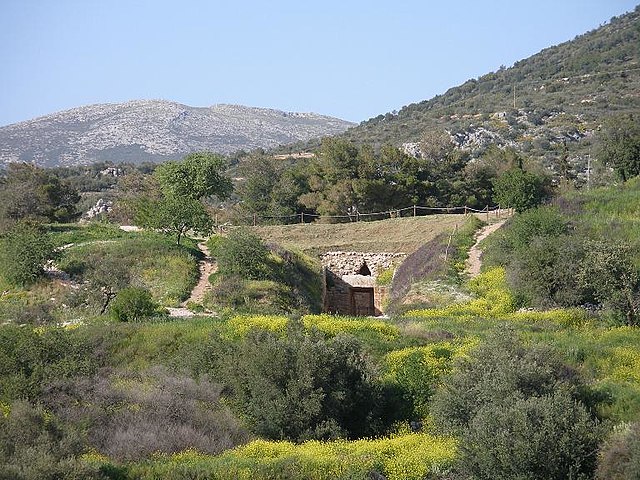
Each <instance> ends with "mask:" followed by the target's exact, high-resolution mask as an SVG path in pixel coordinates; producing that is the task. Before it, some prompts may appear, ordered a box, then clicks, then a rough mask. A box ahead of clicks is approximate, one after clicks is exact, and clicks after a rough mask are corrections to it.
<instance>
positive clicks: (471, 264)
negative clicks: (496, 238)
mask: <svg viewBox="0 0 640 480" xmlns="http://www.w3.org/2000/svg"><path fill="white" fill-rule="evenodd" d="M504 222H506V220H501V221H499V222H496V223H492V224H491V225H487V226H485V227H482V228H481V229H480V230H478V231H477V232H476V234H475V240H476V243H474V244H473V246H472V247H471V248H470V249H469V258H467V262H466V268H465V270H464V271H465V273H466V274H467V275H469V276H470V277H471V278H473V277H475V276H477V275H479V274H480V267H481V266H482V261H481V259H480V258H481V257H482V250H481V249H480V247H479V245H480V242H482V240H484V239H485V238H487V237H488V236H489V235H491V234H492V233H493V232H495V231H496V230H498V229H499V228H500V227H501V226H502V225H504Z"/></svg>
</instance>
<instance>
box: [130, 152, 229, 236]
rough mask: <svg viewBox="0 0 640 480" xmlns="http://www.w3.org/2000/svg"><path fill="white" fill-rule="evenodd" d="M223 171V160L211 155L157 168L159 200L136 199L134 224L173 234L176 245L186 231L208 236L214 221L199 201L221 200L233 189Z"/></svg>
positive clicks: (186, 158) (194, 154) (185, 159)
mask: <svg viewBox="0 0 640 480" xmlns="http://www.w3.org/2000/svg"><path fill="white" fill-rule="evenodd" d="M224 168H225V161H224V159H223V158H222V157H220V156H218V155H215V154H213V153H210V152H200V153H192V154H190V155H187V156H186V157H185V158H184V159H183V160H182V161H181V162H167V163H164V164H162V165H160V166H159V167H158V168H157V169H156V170H155V172H154V175H155V177H156V178H157V180H158V183H159V184H160V189H161V192H162V195H161V198H160V199H153V198H150V197H146V196H145V197H142V198H140V199H138V200H137V201H136V202H135V208H134V210H135V212H136V214H135V218H136V222H137V223H138V224H139V225H140V226H143V227H149V228H156V229H159V230H163V231H166V232H171V233H174V234H175V235H176V241H177V243H178V245H180V240H181V239H182V236H183V235H184V234H185V233H186V232H188V231H189V230H194V231H196V232H198V233H202V234H208V233H209V232H210V230H211V228H212V226H213V222H212V220H211V217H210V216H209V214H208V212H207V210H206V209H205V207H204V205H203V204H202V200H203V199H204V198H206V197H210V196H213V195H215V196H216V197H218V198H219V199H222V200H224V199H226V198H227V197H228V196H229V195H230V194H231V191H232V190H233V184H232V183H231V180H230V179H229V178H228V177H226V176H224V174H223V173H222V170H223V169H224Z"/></svg>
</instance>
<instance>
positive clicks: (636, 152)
mask: <svg viewBox="0 0 640 480" xmlns="http://www.w3.org/2000/svg"><path fill="white" fill-rule="evenodd" d="M598 137H599V140H600V151H599V153H598V156H599V158H600V159H601V160H602V161H603V162H604V163H605V165H608V166H610V167H611V168H613V169H614V170H615V171H616V172H617V174H618V175H619V176H620V178H622V180H623V181H625V182H626V181H627V180H628V179H629V178H631V177H635V176H636V175H639V174H640V117H638V116H637V115H635V116H634V115H633V114H626V115H618V116H614V117H610V118H609V119H607V121H606V122H605V123H604V126H603V127H602V130H601V131H600V133H599V135H598Z"/></svg>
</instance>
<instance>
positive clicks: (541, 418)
mask: <svg viewBox="0 0 640 480" xmlns="http://www.w3.org/2000/svg"><path fill="white" fill-rule="evenodd" d="M599 433H600V428H599V427H598V425H597V424H596V423H595V422H594V421H593V420H592V419H591V417H590V416H589V414H588V413H587V411H586V409H585V408H584V406H583V405H582V404H580V403H577V402H576V401H575V400H574V399H573V398H572V397H571V395H569V394H568V393H567V392H565V391H557V392H554V393H551V394H548V395H543V396H540V397H530V398H518V399H515V401H514V402H513V403H509V404H507V405H504V404H502V403H493V404H488V405H486V406H484V407H482V408H481V409H480V410H479V411H478V412H477V414H476V415H475V416H474V417H473V419H472V420H471V422H470V424H469V428H468V429H466V431H465V432H464V434H463V436H462V440H461V447H460V451H461V452H460V453H461V456H460V457H461V458H460V466H461V470H462V471H463V472H464V473H466V474H470V475H471V476H472V478H487V479H488V478H500V479H504V480H510V479H512V480H520V479H523V478H526V479H539V480H554V479H555V480H564V479H567V478H574V479H584V480H586V479H589V478H592V475H593V471H594V467H595V460H596V458H595V457H596V455H595V452H596V451H597V448H598V441H599V437H600V434H599ZM627 478H631V477H627Z"/></svg>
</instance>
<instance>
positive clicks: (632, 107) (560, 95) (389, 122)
mask: <svg viewBox="0 0 640 480" xmlns="http://www.w3.org/2000/svg"><path fill="white" fill-rule="evenodd" d="M434 68H435V67H434ZM623 112H636V113H640V7H636V9H635V11H634V12H631V13H628V14H626V15H623V16H620V17H617V18H616V17H614V18H612V19H611V20H610V21H609V22H608V23H606V24H605V25H603V26H601V27H600V28H597V29H595V30H593V31H591V32H588V33H586V34H584V35H580V36H578V37H576V38H575V39H573V40H572V41H569V42H565V43H563V44H560V45H557V46H553V47H550V48H547V49H545V50H543V51H541V52H539V53H538V54H536V55H533V56H531V57H529V58H527V59H524V60H521V61H519V62H516V63H515V64H514V65H513V66H512V67H510V68H504V67H501V68H500V69H499V70H498V71H497V72H491V73H488V74H486V75H483V76H481V77H479V78H477V79H470V80H468V81H467V82H465V83H464V84H462V85H459V86H457V87H454V88H451V89H449V90H448V91H447V92H446V93H444V94H442V95H438V96H436V97H434V98H432V99H430V100H425V101H422V102H419V103H414V104H411V105H407V106H405V107H403V108H401V109H400V110H399V111H394V112H392V113H386V114H382V115H379V116H377V117H375V118H372V119H370V120H367V121H364V122H362V123H361V124H360V125H358V126H357V127H355V128H352V129H349V130H347V131H346V132H345V133H344V134H343V137H344V138H346V139H348V140H350V141H352V142H354V143H357V144H364V143H367V144H370V145H373V146H374V147H379V146H381V145H383V144H385V143H391V144H393V145H396V146H399V147H404V149H405V150H406V151H407V152H408V153H416V154H418V153H419V150H420V141H421V139H422V137H423V135H424V134H425V133H426V132H431V131H434V130H435V131H443V130H446V131H447V132H449V134H450V136H451V138H452V140H453V142H454V143H455V144H456V145H457V146H458V147H459V148H461V149H465V150H467V151H469V152H470V153H471V155H472V157H477V156H478V155H480V154H481V153H482V152H483V151H484V150H485V149H486V148H487V147H488V146H489V145H490V144H497V145H499V146H510V147H513V148H515V149H516V150H518V151H520V152H522V153H523V154H524V155H525V156H527V157H532V158H535V159H539V160H540V161H541V162H542V163H543V164H544V165H545V166H546V167H547V168H548V169H550V170H551V171H553V172H555V173H556V174H558V175H562V176H566V177H568V178H572V179H574V180H576V181H577V182H578V183H579V182H580V181H584V179H585V177H586V166H587V162H588V161H589V158H588V157H589V155H590V153H593V152H595V151H596V149H595V148H594V149H591V147H592V146H593V145H594V141H593V138H594V134H595V132H597V130H598V128H599V126H600V125H601V124H602V121H603V120H604V119H605V118H606V117H607V116H609V115H612V114H617V113H623ZM315 147H317V142H316V141H311V142H309V143H307V144H306V145H303V144H300V145H295V146H293V145H292V146H288V147H285V148H283V149H279V153H284V152H285V151H287V149H288V151H300V150H305V149H306V150H309V149H313V148H315ZM592 150H593V152H592Z"/></svg>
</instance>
